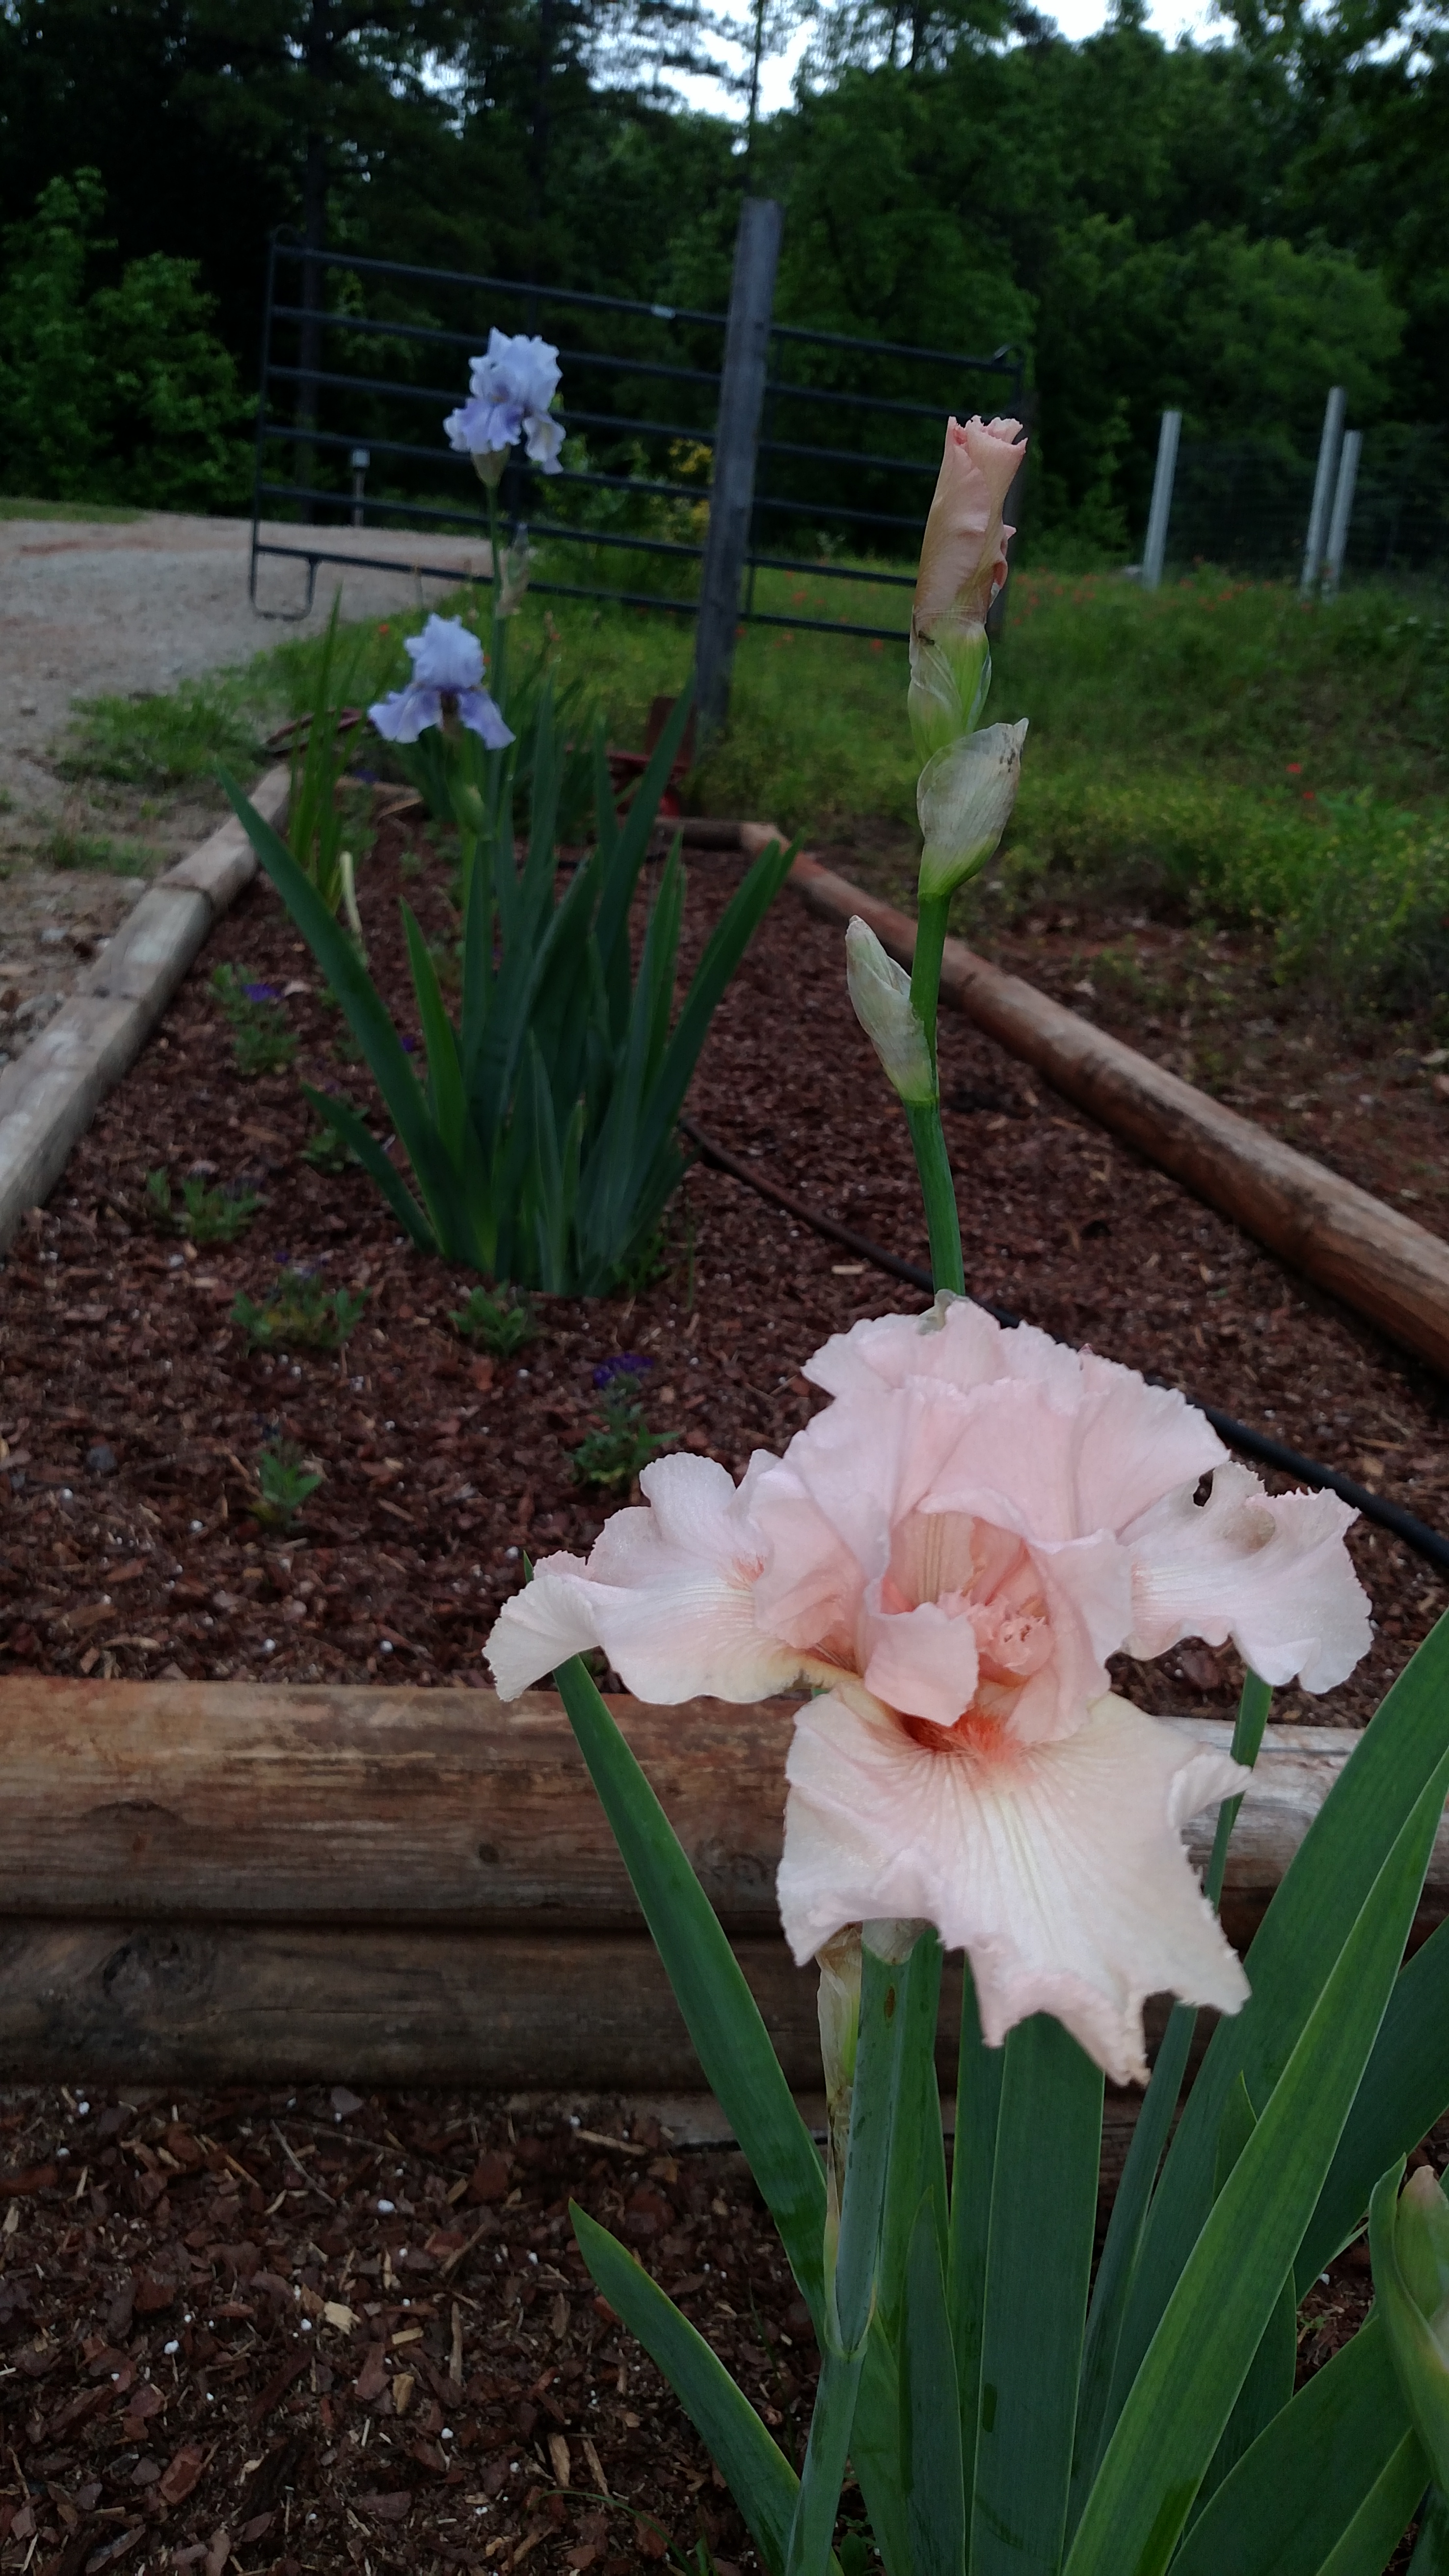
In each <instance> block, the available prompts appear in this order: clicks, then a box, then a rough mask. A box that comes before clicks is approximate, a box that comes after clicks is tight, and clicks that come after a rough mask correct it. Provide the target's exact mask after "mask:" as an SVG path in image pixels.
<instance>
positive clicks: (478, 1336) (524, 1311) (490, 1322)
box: [448, 1288, 538, 1360]
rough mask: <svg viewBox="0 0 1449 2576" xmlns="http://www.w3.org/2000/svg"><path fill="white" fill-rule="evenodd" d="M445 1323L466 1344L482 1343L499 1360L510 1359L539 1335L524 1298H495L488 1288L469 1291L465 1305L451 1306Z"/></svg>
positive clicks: (530, 1310) (526, 1300) (531, 1312)
mask: <svg viewBox="0 0 1449 2576" xmlns="http://www.w3.org/2000/svg"><path fill="white" fill-rule="evenodd" d="M448 1321H449V1323H450V1324H451V1325H452V1327H453V1330H454V1332H455V1333H461V1335H462V1337H463V1339H464V1341H465V1342H481V1343H482V1345H483V1348H484V1349H485V1351H491V1352H492V1353H493V1356H494V1358H495V1359H500V1360H506V1359H510V1358H511V1357H512V1355H513V1353H514V1352H515V1351H521V1350H522V1348H523V1345H524V1343H525V1342H531V1341H534V1340H535V1339H536V1338H537V1334H538V1326H537V1324H536V1323H535V1322H534V1320H533V1308H532V1307H531V1306H530V1304H529V1302H528V1299H527V1298H526V1297H510V1296H507V1295H504V1296H502V1297H495V1296H493V1295H492V1293H491V1291H490V1290H488V1289H487V1288H470V1289H469V1291H468V1298H467V1303H466V1305H462V1306H453V1307H450V1309H449V1312H448Z"/></svg>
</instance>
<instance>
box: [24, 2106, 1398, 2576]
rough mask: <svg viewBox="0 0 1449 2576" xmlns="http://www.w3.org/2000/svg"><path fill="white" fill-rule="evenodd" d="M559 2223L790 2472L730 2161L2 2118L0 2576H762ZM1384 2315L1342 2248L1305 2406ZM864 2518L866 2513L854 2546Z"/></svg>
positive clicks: (574, 2126)
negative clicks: (580, 2232) (677, 2339)
mask: <svg viewBox="0 0 1449 2576" xmlns="http://www.w3.org/2000/svg"><path fill="white" fill-rule="evenodd" d="M1432 2143H1433V2146H1434V2150H1435V2153H1434V2161H1435V2163H1436V2164H1441V2163H1442V2162H1443V2159H1444V2154H1445V2151H1446V2149H1449V2125H1446V2124H1441V2128H1440V2130H1439V2131H1438V2132H1436V2133H1435V2139H1434V2141H1433V2142H1432ZM1417 2160H1418V2159H1417V2158H1416V2161H1417ZM571 2199H576V2200H577V2201H579V2202H580V2203H581V2204H582V2206H583V2207H584V2208H586V2209H587V2210H589V2211H590V2213H591V2214H592V2215H593V2216H594V2217H596V2218H598V2219H600V2220H601V2221H602V2222H603V2223H604V2224H605V2225H607V2226H609V2227H611V2228H612V2229H613V2231H614V2232H615V2233H616V2234H617V2235H620V2236H622V2237H623V2238H624V2239H625V2241H626V2242H627V2243H629V2244H630V2245H632V2247H633V2248H634V2250H635V2251H636V2253H637V2254H638V2255H639V2257H640V2259H641V2261H642V2262H643V2263H644V2264H645V2266H646V2268H647V2269H648V2270H649V2271H650V2272H651V2273H652V2274H653V2275H654V2277H655V2278H656V2279H658V2280H659V2281H660V2282H661V2283H662V2284H663V2286H664V2287H665V2289H666V2290H668V2292H669V2293H670V2295H671V2297H673V2298H675V2299H677V2300H678V2301H679V2302H680V2304H681V2305H682V2306H683V2307H684V2309H685V2312H686V2313H687V2314H688V2315H689V2316H690V2318H691V2319H692V2321H693V2322H694V2323H695V2324H696V2325H697V2326H698V2327H699V2328H700V2330H701V2332H703V2333H704V2334H706V2335H707V2337H708V2339H709V2341H710V2343H711V2344H712V2345H713V2347H714V2349H715V2350H716V2352H718V2353H719V2355H720V2357H721V2359H722V2360H723V2361H724V2362H725V2363H726V2365H727V2367H728V2368H729V2369H730V2371H731V2372H732V2374H733V2375H734V2377H735V2378H736V2379H737V2380H738V2381H739V2383H740V2385H741V2386H742V2387H743V2388H744V2389H745V2390H746V2392H747V2394H748V2395H749V2397H750V2399H751V2401H752V2403H753V2404H754V2405H755V2406H756V2407H757V2408H758V2410H759V2412H760V2414H761V2415H762V2417H763V2419H764V2421H765V2422H766V2423H767V2424H768V2425H769V2427H770V2428H771V2430H772V2432H773V2433H774V2435H775V2437H776V2439H777V2440H778V2441H779V2442H780V2443H781V2444H782V2445H783V2447H784V2448H785V2450H786V2451H787V2453H788V2454H789V2455H790V2456H791V2458H792V2459H794V2460H795V2461H796V2462H797V2463H798V2461H799V2458H800V2456H801V2453H802V2450H803V2445H804V2439H805V2434H806V2431H807V2429H808V2424H809V2413H810V2406H811V2402H812V2396H813V2388H814V2380H815V2372H816V2355H815V2347H814V2340H813V2337H812V2334H811V2329H810V2324H809V2319H808V2315H807V2313H806V2310H805V2307H804V2304H803V2302H802V2301H801V2300H800V2298H799V2295H798V2293H797V2291H796V2289H795V2285H794V2283H793V2281H792V2280H791V2278H790V2275H789V2272H788V2269H787V2267H786V2265H785V2262H784V2259H783V2256H782V2255H781V2252H780V2248H779V2244H778V2241H777V2239H776V2238H775V2235H774V2231H773V2229H772V2227H771V2225H770V2222H769V2219H768V2218H767V2216H766V2215H765V2213H764V2211H763V2209H762V2207H761V2204H760V2202H759V2200H758V2197H757V2195H756V2194H755V2192H754V2189H753V2186H752V2184H751V2182H750V2179H749V2176H748V2173H747V2171H746V2168H745V2166H744V2161H743V2159H742V2157H741V2156H740V2155H739V2154H738V2153H737V2152H735V2151H734V2150H732V2149H729V2148H724V2147H720V2146H717V2145H716V2146H706V2147H691V2146H688V2145H686V2144H682V2143H679V2142H678V2140H677V2139H675V2138H674V2137H673V2136H672V2135H671V2133H670V2131H669V2130H668V2129H667V2128H665V2129H662V2128H661V2125H660V2121H659V2119H658V2118H657V2117H655V2116H654V2114H653V2113H652V2112H650V2111H647V2110H644V2109H642V2108H641V2106H640V2105H639V2104H638V2103H637V2102H636V2103H633V2104H630V2103H620V2102H617V2101H613V2102H600V2101H597V2100H595V2101H587V2102H583V2103H581V2104H579V2105H577V2106H575V2107H574V2108H572V2109H568V2108H566V2107H565V2106H563V2105H560V2104H542V2103H538V2102H534V2103H530V2104H528V2105H525V2104H524V2103H523V2102H521V2101H515V2102H514V2103H513V2105H512V2107H511V2109H510V2108H509V2107H508V2106H507V2105H505V2104H501V2103H499V2102H498V2101H497V2100H496V2099H494V2100H487V2099H483V2098H480V2097H476V2096H475V2097H469V2096H457V2095H453V2096H441V2095H438V2094H425V2093H396V2092H394V2093H386V2094H375V2095H371V2096H369V2097H368V2098H367V2099H362V2098H360V2097H359V2096H358V2095H357V2094H355V2093H353V2092H351V2091H349V2089H348V2088H347V2087H346V2086H343V2085H338V2086H335V2087H332V2088H331V2089H328V2090H323V2089H320V2088H311V2089H308V2088H303V2087H299V2088H298V2089H297V2090H296V2091H295V2092H293V2093H290V2094H276V2095H271V2094H264V2093H256V2092H241V2091H237V2092H232V2093H229V2094H222V2095H213V2096H211V2097H209V2098H207V2099H204V2100H203V2099H197V2098H196V2097H193V2096H185V2095H183V2096H177V2097H173V2096H171V2095H170V2094H164V2095H163V2094H160V2093H158V2092H156V2091H154V2090H148V2089H145V2088H136V2087H132V2088H126V2087H122V2088H121V2090H120V2091H119V2092H115V2091H113V2090H111V2089H106V2090H104V2091H92V2092H87V2091H86V2090H84V2089H79V2090H77V2089H75V2088H73V2087H65V2088H60V2089H47V2090H45V2091H31V2090H27V2091H21V2090H18V2089H15V2088H11V2089H10V2090H9V2091H6V2092H0V2211H3V2213H4V2215H3V2217H0V2426H3V2434H4V2446H3V2455H0V2569H3V2570H4V2571H6V2576H11V2571H15V2570H20V2571H28V2570H33V2576H101V2571H102V2570H103V2569H106V2568H109V2567H111V2566H112V2565H117V2566H119V2565H120V2564H121V2563H122V2562H123V2561H124V2562H125V2563H126V2576H148V2571H149V2572H150V2576H163V2571H168V2576H169V2571H170V2570H171V2569H197V2570H199V2571H200V2576H222V2571H223V2570H224V2569H227V2568H230V2569H231V2570H232V2571H233V2576H263V2571H264V2570H269V2569H276V2570H278V2571H279V2576H305V2572H306V2571H314V2570H315V2571H318V2576H333V2571H336V2572H337V2576H352V2571H354V2570H355V2571H357V2576H382V2571H384V2570H388V2571H394V2570H395V2571H414V2570H418V2571H426V2576H446V2571H450V2570H452V2569H455V2568H468V2569H472V2570H478V2571H486V2572H487V2576H495V2572H496V2571H501V2570H506V2569H511V2568H517V2567H521V2566H523V2565H525V2564H527V2565H529V2567H530V2576H562V2571H564V2570H578V2571H584V2570H587V2569H590V2568H592V2569H594V2570H596V2571H598V2576H633V2571H637V2570H638V2569H640V2568H642V2567H644V2566H647V2565H650V2564H654V2563H658V2562H661V2561H663V2560H666V2559H667V2560H668V2562H669V2563H670V2564H671V2565H673V2566H675V2567H677V2568H680V2569H682V2570H690V2571H696V2576H710V2571H712V2576H758V2568H759V2562H758V2559H757V2557H756V2554H755V2552H754V2549H753V2547H752V2544H751V2543H750V2541H749V2538H748V2535H747V2533H746V2531H745V2527H744V2525H743V2522H742V2521H741V2518H740V2516H739V2514H738V2513H737V2511H736V2510H735V2507H734V2505H733V2503H732V2501H731V2499H730V2497H729V2495H728V2492H727V2491H726V2490H725V2489H724V2488H723V2486H722V2483H721V2480H720V2478H719V2475H718V2473H717V2471H716V2470H715V2469H714V2467H713V2464H712V2463H711V2461H710V2460H709V2457H708V2455H707V2453H706V2452H705V2450H704V2448H703V2446H702V2445H701V2443H700V2442H699V2440H698V2438H697V2436H696V2434H695V2433H694V2430H693V2428H692V2426H691V2425H690V2424H689V2422H688V2420H687V2418H686V2417H685V2416H684V2415H683V2414H682V2412H681V2410H680V2408H679V2407H678V2406H677V2404H676V2403H675V2401H674V2399H673V2397H672V2396H671V2394H670V2392H669V2391H668V2389H667V2388H666V2386H665V2385H664V2382H663V2381H662V2380H661V2378H660V2377H659V2375H658V2373H657V2372H656V2371H655V2370H654V2368H653V2365H652V2364H651V2363H650V2362H649V2361H648V2360H647V2359H646V2358H645V2356H644V2355H643V2354H642V2353H641V2352H640V2351H639V2349H638V2347H637V2346H636V2345H635V2344H634V2343H633V2342H632V2340H631V2338H630V2337H629V2336H628V2334H627V2333H626V2332H625V2331H624V2330H623V2329H622V2328H621V2327H620V2326H619V2325H618V2324H617V2323H616V2322H615V2320H614V2318H613V2315H612V2312H611V2311H610V2309H609V2308H608V2306H607V2303H605V2302H602V2301H600V2299H599V2298H598V2296H597V2295H596V2293H595V2291H594V2288H593V2285H592V2283H591V2281H590V2280H589V2279H588V2276H587V2274H586V2273H585V2270H584V2266H583V2263H582V2259H581V2257H580V2256H579V2254H578V2253H577V2250H576V2248H575V2246H574V2243H573V2238H572V2234H571V2231H570V2228H569V2223H568V2214H567V2213H568V2203H569V2201H570V2200H571ZM1371 2297H1372V2285H1371V2282H1370V2278H1369V2272H1368V2262H1367V2253H1366V2249H1365V2248H1364V2247H1363V2246H1362V2245H1361V2244H1359V2245H1355V2246H1352V2247H1350V2248H1349V2250H1348V2252H1347V2254H1345V2255H1344V2256H1343V2257H1341V2258H1340V2259H1339V2260H1338V2261H1336V2262H1335V2263H1334V2264H1333V2265H1332V2266H1331V2267H1330V2270H1329V2272H1328V2273H1327V2274H1325V2276H1324V2278H1323V2279H1322V2281H1321V2282H1319V2283H1318V2284H1317V2285H1315V2287H1314V2288H1313V2289H1312V2290H1310V2292H1309V2294H1308V2296H1307V2298H1306V2300H1305V2301H1304V2304H1303V2308H1302V2311H1301V2313H1300V2320H1299V2378H1300V2381H1301V2380H1302V2379H1304V2378H1306V2377H1308V2376H1310V2375H1311V2374H1312V2372H1313V2371H1315V2370H1317V2369H1319V2368H1321V2367H1322V2365H1323V2363H1324V2362H1326V2361H1327V2360H1329V2359H1330V2358H1331V2356H1332V2355H1333V2353H1334V2352H1336V2351H1337V2350H1338V2349H1339V2347H1340V2345H1341V2344H1342V2343H1343V2342H1345V2341H1346V2340H1347V2338H1348V2337H1349V2336H1350V2335H1351V2334H1352V2333H1354V2332H1355V2331H1356V2329H1357V2328H1358V2326H1359V2325H1360V2324H1361V2323H1362V2321H1363V2318H1364V2316H1365V2315H1366V2313H1367V2310H1368V2307H1369V2304H1370V2301H1371ZM860 2511H861V2507H860V2498H859V2495H858V2493H857V2492H856V2491H855V2490H853V2489H851V2488H848V2489H847V2493H846V2498H845V2519H844V2521H843V2523H842V2529H847V2528H849V2527H851V2525H852V2522H854V2524H855V2526H856V2527H859V2521H860ZM1407 2556H1408V2552H1407V2550H1406V2551H1405V2552H1404V2553H1403V2556H1402V2559H1396V2560H1395V2562H1394V2564H1395V2567H1398V2566H1399V2565H1400V2564H1406V2563H1407Z"/></svg>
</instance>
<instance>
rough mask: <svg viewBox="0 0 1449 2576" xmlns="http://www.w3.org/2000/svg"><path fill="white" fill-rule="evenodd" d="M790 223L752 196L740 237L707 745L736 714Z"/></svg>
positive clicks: (700, 666)
mask: <svg viewBox="0 0 1449 2576" xmlns="http://www.w3.org/2000/svg"><path fill="white" fill-rule="evenodd" d="M783 219H784V218H783V211H782V209H781V207H780V206H779V205H778V204H777V203H776V201H775V199H774V198H773V197H746V199H745V202H744V204H743V206H742V207H741V208H740V228H739V232H738V233H737V235H736V237H735V267H734V277H733V279H732V281H731V285H730V309H729V320H728V322H727V324H726V326H725V344H724V365H723V368H722V370H721V374H720V386H719V421H718V426H717V428H716V432H715V449H714V484H713V489H712V491H711V494H710V503H709V532H708V534H707V536H706V538H705V547H704V563H703V566H702V568H701V573H700V585H699V625H698V632H697V636H696V642H695V656H694V669H695V692H696V695H695V704H696V707H697V709H698V721H699V732H700V737H701V739H703V738H704V737H705V736H707V735H709V734H712V733H717V732H718V731H719V729H720V727H721V726H722V725H723V723H724V720H725V717H726V716H727V715H728V713H729V703H730V665H731V663H732V662H733V660H734V651H735V626H736V623H737V621H738V618H739V613H740V574H741V572H742V571H743V569H744V561H745V552H746V548H747V547H748V544H749V536H750V513H751V510H752V508H753V506H754V497H755V452H756V448H757V446H758V444H759V436H760V413H761V411H762V409H763V406H764V400H765V372H766V363H767V360H768V357H769V348H770V315H771V312H772V310H773V307H774V301H775V267H776V263H777V261H778V259H779V256H780V230H781V225H782V223H783Z"/></svg>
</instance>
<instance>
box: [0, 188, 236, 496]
mask: <svg viewBox="0 0 1449 2576" xmlns="http://www.w3.org/2000/svg"><path fill="white" fill-rule="evenodd" d="M104 216H105V192H104V189H103V188H102V186H101V183H100V180H99V178H98V176H97V174H96V172H95V171H93V170H80V171H78V172H77V173H76V175H75V177H74V179H73V180H66V179H53V180H52V181H51V182H50V184H49V186H48V187H46V188H45V189H43V190H42V192H41V197H40V202H39V204H38V206H37V208H36V211H35V213H34V215H33V216H31V217H30V218H29V220H28V221H26V222H24V223H20V224H14V225H11V226H10V227H9V228H8V229H7V231H6V234H5V237H4V245H3V256H0V479H3V482H4V485H5V488H6V489H7V490H9V491H11V492H20V493H26V494H34V495H35V496H36V497H37V498H40V499H55V500H82V499H83V500H109V501H138V502H141V503H144V504H146V505H147V506H149V507H152V508H167V509H201V510H206V509H216V508H221V507H227V506H231V507H236V506H237V505H239V504H240V502H241V501H242V500H243V499H244V497H245V493H246V488H247V479H248V470H249V464H250V452H249V448H248V444H247V441H246V439H245V436H244V434H243V433H244V429H245V424H246V420H247V414H248V409H249V407H248V406H247V405H246V404H245V403H244V402H243V400H242V398H241V395H240V393H239V390H238V386H237V375H236V368H235V365H234V363H233V360H232V358H231V356H230V354H229V352H228V351H227V350H226V349H225V348H224V347H223V346H222V343H221V342H220V340H219V339H218V338H217V337H216V334H215V332H214V330H213V329H212V327H211V323H212V305H211V299H210V298H209V297H208V296H206V295H205V294H203V292H202V291H201V288H200V285H199V283H198V277H197V263H196V261H194V260H180V259H170V258H168V257H167V256H166V255H165V254H164V253H163V252H159V251H156V252H152V253H151V254H150V256H149V257H147V258H145V259H140V260H133V261H131V262H129V263H128V264H127V266H126V267H125V269H124V270H123V271H122V274H121V277H120V280H119V282H118V283H117V284H116V285H114V286H99V287H96V288H94V289H93V290H92V291H90V292H89V293H88V292H87V287H88V281H89V276H90V272H91V269H92V265H93V262H94V260H95V258H96V257H97V256H98V255H103V254H104V253H105V252H106V250H107V249H108V248H109V247H110V245H109V244H108V243H106V242H105V241H103V240H102V239H101V237H100V226H101V224H102V222H103V220H104Z"/></svg>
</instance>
